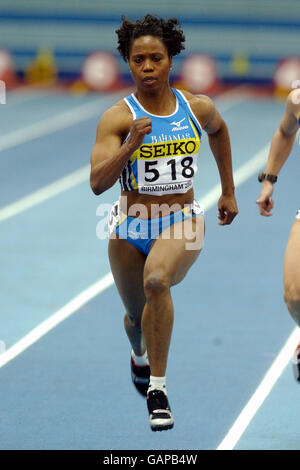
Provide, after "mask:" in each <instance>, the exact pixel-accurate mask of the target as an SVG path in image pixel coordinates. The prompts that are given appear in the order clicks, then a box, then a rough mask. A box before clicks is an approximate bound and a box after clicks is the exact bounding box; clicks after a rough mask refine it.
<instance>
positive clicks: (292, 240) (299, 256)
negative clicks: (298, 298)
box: [283, 219, 300, 292]
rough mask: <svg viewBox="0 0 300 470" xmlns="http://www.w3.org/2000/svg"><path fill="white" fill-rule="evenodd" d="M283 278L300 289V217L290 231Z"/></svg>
mask: <svg viewBox="0 0 300 470" xmlns="http://www.w3.org/2000/svg"><path fill="white" fill-rule="evenodd" d="M283 279H284V285H285V286H291V285H293V286H294V287H296V288H297V290H298V292H299V291H300V219H295V221H294V223H293V226H292V229H291V232H290V236H289V240H288V243H287V247H286V251H285V255H284V264H283Z"/></svg>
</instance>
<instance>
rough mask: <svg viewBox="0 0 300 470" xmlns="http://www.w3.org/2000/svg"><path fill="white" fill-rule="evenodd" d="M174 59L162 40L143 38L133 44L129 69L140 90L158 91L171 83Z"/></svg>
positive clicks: (152, 37)
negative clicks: (165, 84) (171, 69)
mask: <svg viewBox="0 0 300 470" xmlns="http://www.w3.org/2000/svg"><path fill="white" fill-rule="evenodd" d="M171 64H172V58H171V57H169V55H168V50H167V48H166V46H165V45H164V43H163V42H162V41H161V39H159V38H157V37H154V36H141V37H139V38H137V39H135V40H134V41H133V43H132V46H131V49H130V54H129V67H130V70H131V74H132V78H133V80H134V81H135V83H136V85H137V87H138V88H140V89H143V90H156V89H158V88H160V87H161V85H162V84H164V83H166V82H168V81H169V74H170V68H171Z"/></svg>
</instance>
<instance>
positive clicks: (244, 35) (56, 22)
mask: <svg viewBox="0 0 300 470" xmlns="http://www.w3.org/2000/svg"><path fill="white" fill-rule="evenodd" d="M149 4H150V5H151V8H149ZM146 13H153V14H158V15H161V16H163V17H165V18H167V17H177V18H178V19H179V20H180V21H181V23H182V26H183V29H184V32H185V35H186V51H185V52H183V53H182V54H181V55H180V56H179V57H178V58H177V59H176V60H175V61H174V67H173V69H174V73H175V74H176V72H177V71H178V70H179V67H180V62H181V60H182V59H183V58H184V57H186V55H187V54H188V53H194V52H199V53H206V54H210V55H212V56H213V57H214V58H215V59H216V61H217V67H218V71H219V75H220V76H221V77H223V78H224V79H246V78H247V79H250V80H255V81H262V82H263V81H268V80H270V79H271V77H272V75H273V73H274V70H275V67H276V65H277V63H278V61H279V60H280V59H282V58H283V57H286V56H287V55H289V56H290V55H293V56H300V50H299V42H300V41H299V38H300V0H284V1H283V0H210V1H209V0H206V1H202V0H190V1H188V2H185V1H184V0H180V1H179V0H168V1H166V0H151V2H149V0H139V1H136V0H127V1H126V2H125V1H121V0H110V1H109V0H103V1H101V0H98V1H96V0H61V1H56V0H43V1H42V0H1V1H0V47H4V48H7V49H9V50H10V51H11V53H12V55H13V58H14V62H15V64H16V66H17V68H18V70H20V71H22V70H24V68H26V67H27V66H28V64H29V63H30V61H32V59H33V58H34V57H35V55H36V52H37V50H38V49H39V48H44V47H50V48H51V49H52V50H53V51H54V53H55V59H56V63H57V65H58V68H59V71H60V73H61V74H62V75H71V76H72V75H76V74H77V73H78V72H79V71H80V67H81V65H82V62H83V59H84V57H85V56H86V54H88V53H89V52H91V51H93V50H96V49H101V50H108V51H112V52H113V53H114V54H116V55H117V52H116V44H117V38H116V34H115V30H116V29H117V28H118V26H119V25H120V18H121V15H122V14H125V15H126V16H128V17H129V18H131V19H136V18H138V17H141V16H143V15H144V14H146ZM240 56H241V57H247V58H249V60H250V64H251V67H250V68H248V69H246V71H244V73H242V74H237V73H236V72H235V68H234V67H233V64H236V61H235V62H232V59H233V58H237V57H240ZM120 63H121V67H122V72H123V73H124V74H125V73H127V65H126V64H124V63H122V62H121V61H120Z"/></svg>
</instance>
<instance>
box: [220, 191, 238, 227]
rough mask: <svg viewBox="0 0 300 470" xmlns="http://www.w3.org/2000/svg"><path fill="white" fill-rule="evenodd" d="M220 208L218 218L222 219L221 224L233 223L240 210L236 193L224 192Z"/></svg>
mask: <svg viewBox="0 0 300 470" xmlns="http://www.w3.org/2000/svg"><path fill="white" fill-rule="evenodd" d="M218 210H219V215H218V219H219V221H220V222H219V225H229V224H231V222H232V221H233V219H234V218H235V216H236V215H237V214H238V212H239V211H238V207H237V202H236V199H235V196H234V194H231V195H225V194H222V196H221V197H220V199H219V202H218Z"/></svg>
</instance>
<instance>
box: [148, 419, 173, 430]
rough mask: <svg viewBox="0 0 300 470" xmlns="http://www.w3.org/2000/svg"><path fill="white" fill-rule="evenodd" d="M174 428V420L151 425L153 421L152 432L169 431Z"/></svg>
mask: <svg viewBox="0 0 300 470" xmlns="http://www.w3.org/2000/svg"><path fill="white" fill-rule="evenodd" d="M157 421H158V420H157ZM165 421H166V420H165ZM173 426H174V420H173V419H171V420H169V421H167V422H156V423H151V421H150V427H151V429H152V431H167V430H168V429H172V428H173Z"/></svg>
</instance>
